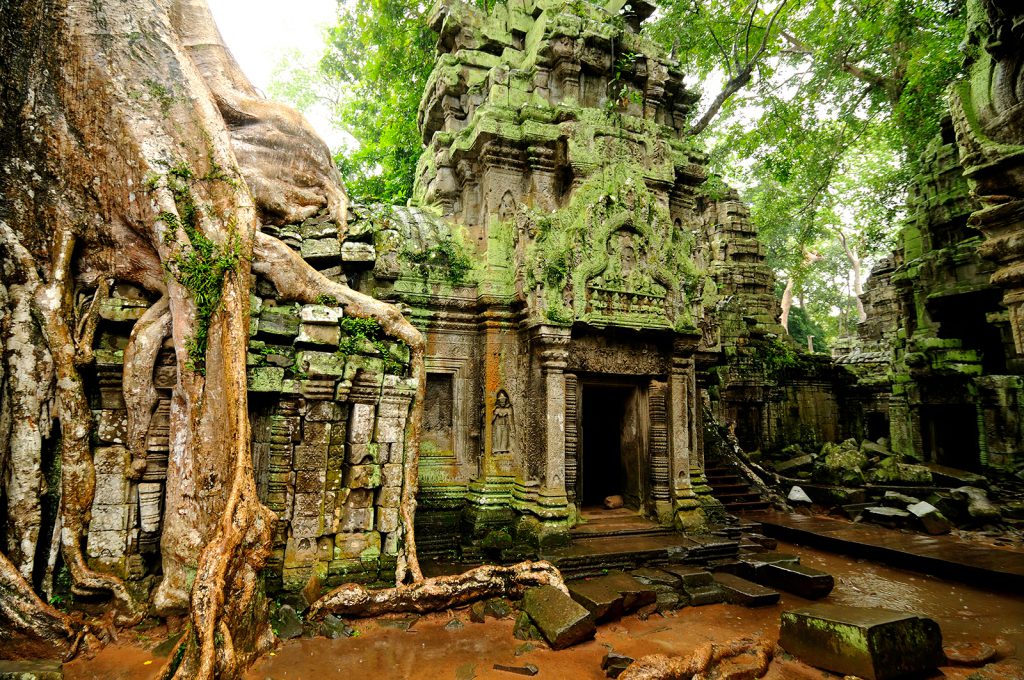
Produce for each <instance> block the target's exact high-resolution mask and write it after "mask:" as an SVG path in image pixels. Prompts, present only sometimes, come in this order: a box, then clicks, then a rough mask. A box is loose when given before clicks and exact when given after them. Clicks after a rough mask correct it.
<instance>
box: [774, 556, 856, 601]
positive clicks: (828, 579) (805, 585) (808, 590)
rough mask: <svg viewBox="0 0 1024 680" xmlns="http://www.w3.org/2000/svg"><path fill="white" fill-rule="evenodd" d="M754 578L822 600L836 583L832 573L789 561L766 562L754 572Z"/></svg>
mask: <svg viewBox="0 0 1024 680" xmlns="http://www.w3.org/2000/svg"><path fill="white" fill-rule="evenodd" d="M754 580H755V581H757V582H758V583H760V584H762V585H766V586H771V587H772V588H778V589H779V590H785V591H786V592H787V593H793V594H794V595H799V596H800V597H803V598H806V599H808V600H820V599H821V598H823V597H825V596H826V595H828V594H829V593H831V592H832V589H833V588H835V585H836V580H835V578H833V577H832V574H828V573H825V572H824V571H819V570H818V569H812V568H811V567H805V566H804V565H802V564H788V563H779V564H766V565H764V566H762V567H760V568H759V569H757V570H756V571H755V572H754Z"/></svg>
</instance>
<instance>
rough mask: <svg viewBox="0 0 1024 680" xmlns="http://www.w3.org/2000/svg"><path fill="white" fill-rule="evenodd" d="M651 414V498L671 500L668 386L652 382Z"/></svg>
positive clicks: (659, 500) (649, 407)
mask: <svg viewBox="0 0 1024 680" xmlns="http://www.w3.org/2000/svg"><path fill="white" fill-rule="evenodd" d="M647 395H648V397H647V400H648V412H649V413H650V420H651V422H650V454H651V496H652V497H653V498H654V500H655V502H665V501H668V500H669V484H668V482H669V455H668V408H667V403H666V401H667V399H666V397H667V395H668V385H666V384H665V383H663V382H659V381H652V382H651V385H650V388H649V389H648V391H647Z"/></svg>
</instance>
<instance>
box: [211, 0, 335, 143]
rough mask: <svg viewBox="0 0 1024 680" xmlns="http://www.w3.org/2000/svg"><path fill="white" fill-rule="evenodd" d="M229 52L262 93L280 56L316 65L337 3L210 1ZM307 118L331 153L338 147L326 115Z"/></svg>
mask: <svg viewBox="0 0 1024 680" xmlns="http://www.w3.org/2000/svg"><path fill="white" fill-rule="evenodd" d="M209 4H210V11H212V12H213V16H214V18H215V19H216V20H217V27H218V28H219V29H220V32H221V35H223V36H224V42H226V43H227V46H228V49H230V50H231V53H232V54H233V55H235V59H236V60H238V63H239V65H240V66H241V67H242V70H243V71H245V74H246V75H247V76H249V80H251V81H252V83H253V85H255V86H256V87H258V88H259V89H260V90H262V91H264V92H266V90H267V86H268V85H269V83H270V74H271V72H272V71H273V70H274V65H275V64H277V62H278V61H279V60H280V59H281V56H282V55H284V54H285V53H286V52H289V51H291V50H299V51H300V52H302V54H303V56H304V57H305V58H307V59H308V61H309V63H310V64H311V65H312V64H315V62H316V59H317V58H318V57H319V55H320V53H321V52H322V50H323V45H324V41H323V30H322V29H323V28H324V27H325V26H329V25H331V24H333V23H334V21H335V19H336V16H337V7H338V4H337V0H209ZM306 117H307V118H308V119H309V122H310V123H312V125H313V127H314V128H316V131H317V132H319V133H320V136H321V137H322V138H323V139H324V141H326V142H327V144H328V146H330V147H331V148H332V149H337V148H338V146H339V144H341V143H342V142H343V133H340V132H339V131H338V130H337V129H335V128H334V127H333V126H332V125H331V124H330V122H329V121H328V117H327V115H326V113H325V112H323V111H321V112H317V111H310V112H307V114H306Z"/></svg>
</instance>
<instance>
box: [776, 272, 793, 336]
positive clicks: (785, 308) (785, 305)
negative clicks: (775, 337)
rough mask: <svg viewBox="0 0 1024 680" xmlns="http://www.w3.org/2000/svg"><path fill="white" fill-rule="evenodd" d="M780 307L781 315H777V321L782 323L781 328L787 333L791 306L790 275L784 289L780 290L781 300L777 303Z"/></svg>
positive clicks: (791, 278)
mask: <svg viewBox="0 0 1024 680" xmlns="http://www.w3.org/2000/svg"><path fill="white" fill-rule="evenodd" d="M779 306H780V307H781V308H782V315H781V316H780V317H779V323H780V324H782V328H783V330H785V331H786V333H789V310H790V309H792V308H793V276H792V275H790V277H789V280H788V281H786V289H785V290H783V291H782V302H781V303H780V304H779Z"/></svg>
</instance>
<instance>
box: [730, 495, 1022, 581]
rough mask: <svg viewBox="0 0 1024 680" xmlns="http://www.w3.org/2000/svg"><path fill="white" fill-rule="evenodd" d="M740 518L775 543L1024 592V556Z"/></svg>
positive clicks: (788, 519) (757, 516) (796, 519)
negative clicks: (758, 528)
mask: <svg viewBox="0 0 1024 680" xmlns="http://www.w3.org/2000/svg"><path fill="white" fill-rule="evenodd" d="M742 517H743V519H744V520H749V521H753V522H758V523H760V524H761V530H762V532H763V533H764V534H766V535H768V536H773V537H775V538H780V539H784V540H787V541H792V542H795V543H802V544H806V545H810V546H814V547H816V548H822V549H825V550H830V551H833V552H840V553H843V554H847V555H852V556H855V557H865V558H868V559H871V560H875V561H878V562H882V563H884V564H888V565H891V566H896V567H902V568H905V569H913V570H915V571H922V572H925V573H928V574H934V575H936V576H942V577H943V578H949V579H954V580H957V581H965V582H968V583H971V584H972V585H979V586H982V587H987V588H998V589H1005V590H1013V591H1017V592H1020V590H1021V589H1024V552H1020V551H1016V550H1010V549H1006V548H994V547H989V546H985V545H979V544H977V543H968V542H966V541H962V540H959V539H957V538H954V537H952V536H926V535H924V534H910V533H902V532H898V531H892V530H889V529H883V528H881V527H876V526H868V525H864V524H854V523H853V522H846V521H842V520H837V519H831V518H828V517H808V516H806V515H797V514H793V513H785V512H776V511H765V512H751V513H744V514H743V515H742Z"/></svg>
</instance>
